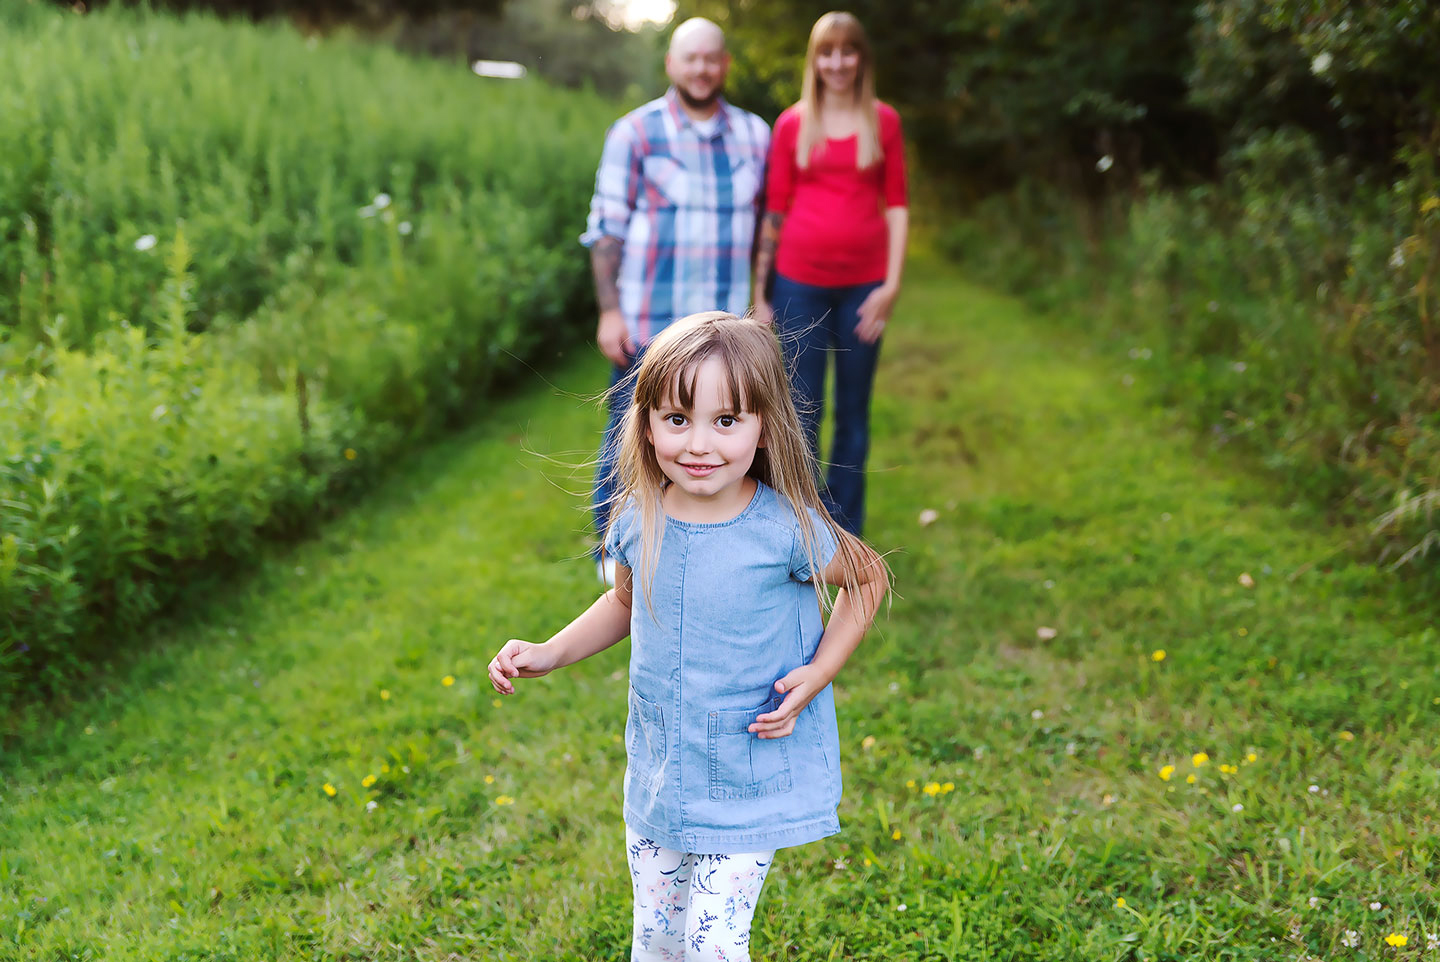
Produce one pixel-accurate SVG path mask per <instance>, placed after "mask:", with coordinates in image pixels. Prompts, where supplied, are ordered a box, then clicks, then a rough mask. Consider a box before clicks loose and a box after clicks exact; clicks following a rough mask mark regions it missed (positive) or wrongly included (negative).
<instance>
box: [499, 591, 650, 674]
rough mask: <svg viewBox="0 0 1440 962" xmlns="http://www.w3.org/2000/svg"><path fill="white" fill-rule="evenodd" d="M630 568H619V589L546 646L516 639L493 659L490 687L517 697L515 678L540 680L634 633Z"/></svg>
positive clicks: (557, 634)
mask: <svg viewBox="0 0 1440 962" xmlns="http://www.w3.org/2000/svg"><path fill="white" fill-rule="evenodd" d="M632 584H633V583H632V581H631V578H630V569H629V568H626V567H623V566H621V565H616V566H615V587H614V588H611V589H610V590H609V591H607V592H605V593H604V594H603V595H601V596H600V597H599V598H598V599H597V600H596V601H595V603H594V604H593V605H591V606H590V607H589V608H587V609H585V611H584V612H583V613H582V614H581V615H580V616H579V617H578V618H576V619H575V620H574V621H572V622H570V624H568V625H566V626H565V627H564V628H561V629H560V630H559V631H558V632H556V633H555V634H554V635H553V636H552V637H551V638H550V640H549V641H547V642H545V643H544V644H542V645H536V644H532V643H531V642H528V641H520V640H519V639H517V638H512V639H510V640H509V641H507V642H506V643H505V645H504V647H502V648H501V649H500V651H499V653H497V654H496V655H495V657H494V658H492V659H491V660H490V669H489V671H490V684H491V685H492V686H493V687H494V688H495V690H496V691H498V692H499V693H500V694H502V695H513V694H515V685H514V683H513V682H511V680H510V679H512V678H539V677H540V676H541V675H547V674H549V673H550V672H552V671H554V670H555V669H556V668H564V667H565V666H566V665H573V664H575V662H577V661H583V660H585V659H586V658H589V657H590V656H591V655H594V654H598V653H599V652H602V651H604V650H605V649H606V648H609V647H610V646H611V645H613V644H615V643H616V642H618V641H620V640H622V639H623V638H625V636H626V635H628V634H630V605H631V602H632V600H633V596H632Z"/></svg>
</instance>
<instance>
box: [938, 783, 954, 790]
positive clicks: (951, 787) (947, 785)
mask: <svg viewBox="0 0 1440 962" xmlns="http://www.w3.org/2000/svg"><path fill="white" fill-rule="evenodd" d="M940 791H942V792H953V791H955V783H954V782H946V783H945V784H944V785H941V786H940Z"/></svg>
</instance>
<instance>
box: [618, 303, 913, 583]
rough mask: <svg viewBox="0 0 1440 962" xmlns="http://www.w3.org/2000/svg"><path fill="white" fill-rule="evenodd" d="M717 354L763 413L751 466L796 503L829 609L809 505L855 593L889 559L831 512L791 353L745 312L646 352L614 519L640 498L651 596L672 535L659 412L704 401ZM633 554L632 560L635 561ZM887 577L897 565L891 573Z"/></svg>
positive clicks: (662, 339) (623, 439) (671, 333)
mask: <svg viewBox="0 0 1440 962" xmlns="http://www.w3.org/2000/svg"><path fill="white" fill-rule="evenodd" d="M711 358H716V359H718V360H719V361H720V364H721V367H722V368H723V369H724V371H725V392H726V394H728V396H729V397H728V400H729V402H730V405H731V406H732V408H733V409H734V410H735V411H737V412H738V411H743V412H745V413H747V414H755V415H757V416H758V417H759V418H760V425H761V438H762V439H763V441H764V444H763V446H761V447H759V448H757V449H756V451H755V460H754V462H752V463H751V465H750V470H749V471H748V472H747V473H748V474H749V475H750V476H751V477H753V478H755V479H756V480H757V481H762V482H764V483H765V484H767V485H769V486H770V487H771V488H773V489H774V490H775V492H776V493H777V494H779V495H780V497H781V498H783V499H784V500H785V501H787V502H789V504H790V507H791V509H792V510H793V511H794V512H795V517H796V518H797V519H798V521H799V530H800V536H801V541H802V546H803V548H804V550H805V557H806V560H807V562H808V567H809V568H810V570H811V571H812V572H813V573H814V575H813V580H814V583H815V591H816V594H817V596H818V597H819V599H820V604H821V606H822V607H826V608H828V607H829V604H830V596H829V593H828V592H827V591H826V590H825V586H824V582H823V579H822V578H821V574H820V572H821V570H822V569H823V567H824V566H823V565H822V564H820V560H821V559H820V558H819V538H818V536H817V532H816V531H815V530H814V526H813V525H812V524H811V521H810V517H811V516H810V514H809V512H808V511H807V510H806V509H807V508H809V509H812V510H814V512H815V513H816V515H818V516H819V518H820V519H821V522H822V523H823V524H824V525H825V526H826V527H827V528H828V529H829V531H830V534H831V535H832V536H833V537H834V539H835V542H836V544H837V545H838V551H837V552H836V557H837V558H840V559H841V560H842V563H843V565H844V568H845V577H844V587H846V588H848V589H850V590H851V591H852V592H853V591H854V590H855V588H856V586H857V585H858V584H859V582H860V581H861V578H860V574H861V572H862V571H863V570H864V569H865V568H866V567H868V566H870V565H880V566H881V568H882V569H884V561H883V560H881V559H880V557H879V556H878V555H876V554H875V552H874V551H873V550H871V549H870V548H869V547H868V546H866V545H865V544H864V542H862V541H860V539H858V538H856V537H855V536H854V535H852V534H850V533H849V532H847V531H845V530H844V529H842V528H841V527H840V526H839V525H837V524H836V523H835V520H834V519H833V518H832V517H830V514H829V512H828V511H826V510H825V506H824V504H822V503H821V501H820V493H819V491H818V490H817V489H816V487H815V477H816V474H817V471H816V465H815V459H814V457H813V456H812V455H811V453H810V446H809V444H807V443H806V440H805V434H804V431H803V430H802V429H801V427H800V419H799V417H797V416H796V413H795V403H794V402H793V401H792V400H791V397H790V384H789V381H788V380H787V379H786V376H785V360H784V355H783V354H782V353H781V350H780V341H779V340H778V339H777V338H776V336H775V332H774V330H773V328H771V326H770V325H768V324H762V323H760V322H759V321H756V320H754V319H752V318H742V317H736V316H735V315H734V314H727V313H725V312H724V311H706V312H704V313H700V314H691V315H690V316H689V317H686V318H682V319H681V320H678V321H676V322H675V323H673V324H671V325H670V326H669V327H667V328H666V329H665V330H664V331H662V332H661V333H660V334H659V335H658V336H657V337H656V338H655V339H654V340H653V341H651V342H650V344H649V346H648V347H647V348H646V349H645V353H644V355H643V356H642V357H641V359H640V363H639V365H638V366H637V369H636V370H635V371H633V372H632V373H631V375H630V376H631V377H633V378H634V395H633V400H632V401H631V403H630V407H629V408H628V409H627V410H626V412H625V416H624V418H623V419H622V420H621V422H620V435H619V441H618V444H619V450H618V453H617V463H616V471H617V473H618V475H619V481H620V483H619V486H618V487H619V490H618V492H617V493H616V495H615V502H614V504H613V505H612V510H611V515H610V516H611V521H610V523H611V525H612V526H613V525H614V524H616V523H618V521H619V518H620V515H621V514H622V512H621V511H620V510H619V508H620V506H622V505H624V504H626V503H627V502H629V503H633V504H634V505H635V508H636V511H637V512H638V514H639V520H640V545H641V550H640V558H639V559H638V561H639V564H638V565H637V567H636V568H635V569H634V575H635V577H636V579H638V581H639V584H640V586H641V589H642V592H643V594H644V597H645V600H646V603H647V604H649V602H650V599H651V593H650V589H651V585H652V584H653V583H654V577H653V575H654V572H655V566H656V565H657V564H658V562H659V557H660V541H661V539H662V538H663V537H664V532H665V511H664V508H663V507H662V506H661V496H662V494H663V493H664V490H665V487H666V485H667V484H668V483H669V479H668V478H666V477H665V474H664V472H663V471H661V470H660V462H659V460H658V458H657V457H656V454H655V445H654V443H653V442H652V441H651V440H650V437H649V432H648V431H647V428H648V426H649V424H650V412H652V411H655V410H659V409H662V408H664V407H666V406H668V405H670V404H673V403H675V402H677V401H678V402H679V406H680V407H681V408H684V409H689V408H690V407H691V405H692V404H693V403H694V400H695V381H696V377H697V376H698V369H699V367H700V365H701V364H703V363H704V362H705V361H707V360H709V359H711ZM633 563H634V561H632V564H633ZM887 577H888V572H887Z"/></svg>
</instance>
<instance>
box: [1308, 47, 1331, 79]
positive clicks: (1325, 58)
mask: <svg viewBox="0 0 1440 962" xmlns="http://www.w3.org/2000/svg"><path fill="white" fill-rule="evenodd" d="M1334 62H1335V58H1334V57H1332V56H1330V54H1328V53H1326V52H1325V51H1323V50H1322V51H1320V52H1319V53H1317V54H1316V55H1315V56H1314V57H1313V58H1311V60H1310V71H1311V73H1317V74H1320V73H1324V72H1325V71H1327V70H1329V69H1330V65H1331V64H1332V63H1334Z"/></svg>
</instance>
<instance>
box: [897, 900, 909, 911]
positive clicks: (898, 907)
mask: <svg viewBox="0 0 1440 962" xmlns="http://www.w3.org/2000/svg"><path fill="white" fill-rule="evenodd" d="M906 908H908V906H907V905H906V904H905V903H904V902H901V903H900V904H899V905H897V906H895V911H897V912H903V911H905V909H906Z"/></svg>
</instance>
